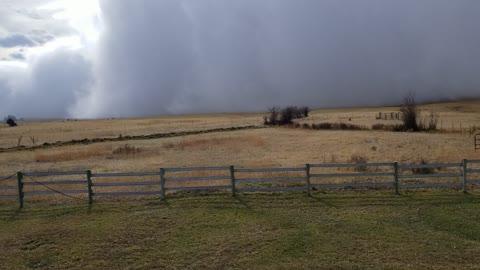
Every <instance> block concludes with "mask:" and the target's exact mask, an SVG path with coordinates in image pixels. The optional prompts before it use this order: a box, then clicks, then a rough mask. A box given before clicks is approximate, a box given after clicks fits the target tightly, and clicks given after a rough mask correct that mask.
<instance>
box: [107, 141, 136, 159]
mask: <svg viewBox="0 0 480 270" xmlns="http://www.w3.org/2000/svg"><path fill="white" fill-rule="evenodd" d="M140 152H142V149H141V148H138V147H135V146H133V145H129V144H128V143H127V144H124V145H122V146H119V147H117V148H115V149H114V150H113V151H112V154H113V155H125V156H129V155H136V154H138V153H140Z"/></svg>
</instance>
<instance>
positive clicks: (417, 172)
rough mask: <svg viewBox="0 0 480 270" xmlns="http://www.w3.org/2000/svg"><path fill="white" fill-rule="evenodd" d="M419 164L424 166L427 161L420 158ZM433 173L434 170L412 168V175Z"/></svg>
mask: <svg viewBox="0 0 480 270" xmlns="http://www.w3.org/2000/svg"><path fill="white" fill-rule="evenodd" d="M420 164H421V165H426V164H428V161H427V160H425V159H424V158H423V157H422V158H420ZM434 172H435V169H434V168H412V173H413V174H433V173H434Z"/></svg>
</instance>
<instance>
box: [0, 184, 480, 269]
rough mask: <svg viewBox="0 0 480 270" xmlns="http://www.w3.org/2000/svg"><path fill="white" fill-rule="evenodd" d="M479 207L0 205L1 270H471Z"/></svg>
mask: <svg viewBox="0 0 480 270" xmlns="http://www.w3.org/2000/svg"><path fill="white" fill-rule="evenodd" d="M479 207H480V197H479V195H472V194H471V195H463V194H459V193H457V192H454V191H446V192H441V191H432V192H415V193H406V194H404V195H402V196H394V195H392V194H390V193H383V192H369V193H365V194H359V193H346V194H328V193H327V194H324V193H314V194H313V197H312V198H307V197H306V196H305V195H304V194H292V193H290V194H278V195H266V194H263V195H242V196H239V197H238V198H233V197H230V196H228V195H226V194H218V195H215V194H209V195H208V196H201V195H197V196H192V195H188V196H183V195H178V196H175V197H174V198H172V199H171V200H168V201H167V203H161V202H160V201H158V200H144V201H136V202H102V203H97V204H95V205H93V206H92V208H91V209H88V207H87V206H86V205H85V204H84V203H78V204H76V203H75V202H72V203H69V204H68V205H57V206H54V205H45V204H41V203H34V204H29V205H27V207H26V209H24V210H22V211H21V212H17V211H16V210H15V209H14V207H10V206H6V205H0V261H1V262H2V263H1V264H0V269H32V268H33V269H292V268H295V269H409V268H415V269H478V266H479V265H480V258H479V257H478V254H479V253H480V214H479V212H478V208H479Z"/></svg>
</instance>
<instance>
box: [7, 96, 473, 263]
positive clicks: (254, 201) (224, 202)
mask: <svg viewBox="0 0 480 270" xmlns="http://www.w3.org/2000/svg"><path fill="white" fill-rule="evenodd" d="M428 108H430V109H432V108H433V109H434V111H435V113H438V114H439V115H440V119H441V120H442V121H443V123H444V125H446V124H445V123H447V122H448V121H451V122H452V123H455V124H456V125H457V127H458V123H460V122H461V123H462V125H464V126H473V125H479V124H480V102H462V103H446V104H434V105H426V106H424V107H423V110H424V111H425V112H427V109H428ZM397 109H398V108H358V109H344V110H340V109H336V110H334V109H326V110H321V111H314V112H312V114H311V116H310V117H309V118H307V119H304V120H301V122H302V123H303V122H307V123H319V122H349V123H353V124H359V125H372V124H375V123H386V124H388V123H392V122H393V123H394V122H395V121H386V120H377V119H375V115H376V114H377V113H378V112H390V111H395V110H397ZM261 116H262V115H261V114H245V115H240V114H237V115H227V114H225V115H213V116H212V115H205V116H178V117H171V118H169V117H161V118H151V119H126V120H125V119H124V120H121V119H119V120H116V119H115V120H98V121H73V122H72V121H68V122H61V121H50V122H27V123H22V125H21V126H19V127H16V128H7V127H2V128H0V134H1V140H0V147H11V146H15V145H16V138H17V137H18V136H24V140H27V141H26V142H28V139H29V138H28V136H29V135H28V133H32V135H33V133H35V134H34V135H33V136H36V137H37V138H38V139H39V141H37V143H43V142H46V141H50V142H55V141H57V140H71V139H82V138H84V137H86V138H95V137H108V136H111V137H117V136H118V135H119V134H122V136H126V135H145V134H151V133H163V132H165V133H168V132H175V131H186V130H206V129H211V128H225V127H231V126H246V125H252V124H254V125H259V126H261V123H262V117H261ZM349 118H351V120H349ZM192 119H194V120H192ZM192 121H193V122H192ZM447 125H450V124H447ZM127 126H128V129H127ZM32 135H30V136H32ZM42 138H47V139H42ZM355 155H357V156H361V157H362V158H364V159H365V160H367V161H368V162H392V161H398V162H400V163H403V164H405V163H419V162H421V160H422V159H423V160H426V161H428V162H439V163H450V162H453V163H458V162H460V161H461V160H462V159H464V158H466V159H480V151H477V152H475V151H474V148H473V138H472V137H471V136H470V134H468V133H467V132H463V133H461V132H451V131H450V132H449V131H448V130H446V131H444V132H433V133H426V132H421V133H412V132H389V131H373V130H310V129H294V128H285V127H273V128H272V127H267V128H258V129H245V130H234V131H228V132H214V133H208V134H197V135H187V136H180V137H171V138H155V139H144V140H131V141H122V142H99V143H91V144H85V145H84V144H75V145H68V146H61V147H49V148H44V149H43V148H40V149H35V150H21V151H11V152H2V153H0V175H4V176H6V175H11V174H13V173H15V172H17V171H22V172H29V171H30V172H31V171H70V170H75V171H77V170H82V171H83V170H87V169H89V170H92V171H94V172H95V173H98V172H138V171H158V170H159V168H160V167H163V168H165V167H188V166H228V165H235V166H236V168H261V167H304V166H305V164H306V163H341V162H342V163H343V162H351V159H352V158H353V157H354V156H355ZM444 172H445V171H444ZM447 172H448V171H447ZM294 174H295V172H293V173H291V174H290V173H287V175H283V176H295V175H294ZM207 175H208V176H210V175H213V174H207V173H206V174H205V175H203V174H198V173H197V174H195V175H189V174H188V173H186V174H185V173H184V174H183V176H207ZM253 176H255V175H252V177H253ZM258 177H261V176H258ZM67 178H68V177H67ZM157 178H158V177H157ZM390 178H391V177H390ZM25 180H26V181H30V180H32V179H25ZM64 180H70V179H64ZM110 180H112V181H114V180H115V179H110ZM122 180H124V181H142V179H140V180H139V179H135V178H131V179H130V178H128V177H127V178H125V179H122ZM157 180H158V179H157ZM329 180H332V179H329ZM367 180H369V181H370V179H367ZM381 180H382V179H381ZM383 180H386V179H383ZM457 180H458V179H457ZM9 181H10V184H9V185H15V181H16V180H15V179H13V180H9ZM102 181H109V179H105V180H103V179H102ZM332 181H339V182H342V181H345V179H333V180H332ZM332 181H330V182H332ZM388 181H392V179H388ZM209 183H211V182H205V183H199V184H200V185H205V184H209ZM228 183H229V181H228V180H225V182H224V183H223V182H222V183H218V184H225V185H228ZM2 184H3V183H2ZM190 184H192V183H189V182H182V185H186V186H188V185H190ZM82 185H83V186H82V189H84V188H85V187H84V184H82ZM30 188H31V187H30ZM39 188H40V189H42V187H39ZM118 191H122V190H121V189H120V188H119V190H118ZM469 192H470V193H469V194H463V193H461V192H459V191H458V190H451V191H447V190H430V191H426V192H422V191H417V192H410V191H402V192H401V195H400V196H395V195H393V192H392V191H391V190H389V191H368V192H365V191H364V190H360V191H355V192H352V191H348V190H342V191H334V192H330V191H329V192H319V191H314V192H313V196H312V197H311V198H309V197H307V196H306V194H305V193H288V194H287V193H285V194H240V195H239V196H237V197H232V196H231V195H230V194H229V193H228V192H227V193H208V194H207V195H206V196H204V195H205V194H204V193H187V194H185V193H176V194H169V195H168V199H167V201H165V202H162V201H161V200H159V198H158V197H153V198H143V199H141V198H129V199H131V201H129V200H123V199H112V198H107V199H102V198H98V199H97V198H95V203H94V204H93V205H92V206H90V208H89V207H88V206H87V202H86V196H85V195H81V196H76V198H77V199H72V198H68V197H64V196H60V195H55V196H46V197H41V198H40V197H39V198H37V197H35V196H31V197H28V198H27V199H26V200H25V204H26V205H25V208H24V209H23V210H21V211H18V210H16V208H17V206H18V205H17V203H16V202H14V201H0V261H1V262H2V264H0V269H32V268H34V269H112V268H115V269H191V268H194V269H203V268H208V269H292V268H302V269H322V268H323V269H365V268H368V269H399V268H403V269H405V268H435V269H452V268H455V269H478V265H480V259H479V258H478V256H477V254H478V253H479V252H480V242H479V240H480V233H479V232H480V225H479V224H480V215H479V214H478V213H479V212H478V208H479V206H480V195H479V194H478V187H476V188H472V189H469Z"/></svg>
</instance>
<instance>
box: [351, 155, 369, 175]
mask: <svg viewBox="0 0 480 270" xmlns="http://www.w3.org/2000/svg"><path fill="white" fill-rule="evenodd" d="M348 162H349V163H356V164H363V163H367V162H368V158H367V157H366V156H365V155H362V154H357V153H355V154H352V155H351V156H350V159H349V161H348ZM367 170H368V167H367V166H360V167H355V171H358V172H366V171H367Z"/></svg>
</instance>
